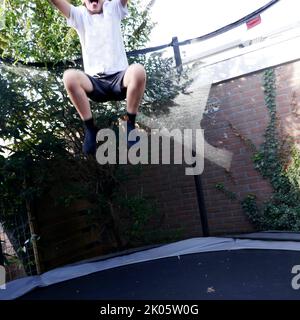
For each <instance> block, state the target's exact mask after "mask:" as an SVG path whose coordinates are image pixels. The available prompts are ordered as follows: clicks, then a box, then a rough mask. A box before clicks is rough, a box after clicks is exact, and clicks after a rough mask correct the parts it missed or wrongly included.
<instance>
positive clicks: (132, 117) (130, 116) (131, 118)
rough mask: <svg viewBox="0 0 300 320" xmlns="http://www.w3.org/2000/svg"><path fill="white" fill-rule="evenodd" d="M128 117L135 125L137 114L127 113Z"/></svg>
mask: <svg viewBox="0 0 300 320" xmlns="http://www.w3.org/2000/svg"><path fill="white" fill-rule="evenodd" d="M127 116H128V120H129V121H130V122H131V123H132V124H133V125H135V118H136V114H135V113H129V112H127Z"/></svg>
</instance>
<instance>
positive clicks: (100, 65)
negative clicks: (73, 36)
mask: <svg viewBox="0 0 300 320" xmlns="http://www.w3.org/2000/svg"><path fill="white" fill-rule="evenodd" d="M127 14H128V9H127V6H125V7H123V6H122V4H121V1H120V0H111V1H109V0H104V3H103V9H102V13H100V14H90V13H89V12H88V10H87V9H86V7H85V6H78V7H74V6H73V5H71V11H70V17H69V18H68V19H67V24H68V26H70V27H73V28H74V29H75V30H76V31H77V33H78V35H79V39H80V43H81V48H82V58H83V66H84V71H85V72H86V73H87V74H89V75H91V76H93V75H95V74H96V73H106V74H112V73H115V72H119V71H123V70H125V69H126V68H127V67H128V61H127V56H126V52H125V47H124V42H123V38H122V33H121V20H122V19H123V18H124V17H125V16H126V15H127Z"/></svg>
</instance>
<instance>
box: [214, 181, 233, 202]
mask: <svg viewBox="0 0 300 320" xmlns="http://www.w3.org/2000/svg"><path fill="white" fill-rule="evenodd" d="M216 189H217V190H218V191H220V192H222V193H223V194H224V195H225V196H226V197H227V198H228V199H230V200H235V199H236V198H237V196H236V193H234V192H232V191H230V190H228V189H226V188H225V185H224V183H221V182H220V183H217V184H216Z"/></svg>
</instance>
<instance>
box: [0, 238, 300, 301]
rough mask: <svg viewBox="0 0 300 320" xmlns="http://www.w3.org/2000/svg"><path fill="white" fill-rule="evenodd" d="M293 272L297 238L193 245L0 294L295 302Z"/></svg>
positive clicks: (50, 276)
mask: <svg viewBox="0 0 300 320" xmlns="http://www.w3.org/2000/svg"><path fill="white" fill-rule="evenodd" d="M295 265H300V234H298V233H284V232H263V233H253V234H248V235H241V236H234V237H222V238H221V237H207V238H192V239H187V240H183V241H178V242H175V243H170V244H166V245H162V246H158V247H154V248H150V249H145V250H141V251H137V252H133V253H127V254H125V253H124V254H121V255H119V256H116V257H112V258H108V259H101V260H93V261H85V262H81V263H77V264H73V265H68V266H65V267H62V268H57V269H54V270H51V271H49V272H47V273H44V274H43V275H40V276H33V277H27V278H22V279H18V280H15V281H12V282H9V283H8V284H7V286H6V289H5V290H0V298H1V299H6V300H11V299H19V300H228V299H234V300H236V299H238V300H261V299H263V300H265V299H272V300H273V299H276V300H277V299H278V300H287V299H288V300H291V299H292V300H296V299H300V289H299V290H297V289H295V287H293V285H292V282H293V279H294V281H295V277H296V276H297V274H295V273H292V269H293V267H294V266H295ZM299 282H300V280H299ZM299 284H300V283H299Z"/></svg>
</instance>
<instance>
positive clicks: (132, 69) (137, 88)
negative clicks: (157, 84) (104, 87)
mask: <svg viewBox="0 0 300 320" xmlns="http://www.w3.org/2000/svg"><path fill="white" fill-rule="evenodd" d="M123 85H124V86H125V87H126V88H127V94H126V100H127V117H128V121H127V135H129V133H130V131H132V130H134V128H135V118H136V114H137V112H138V109H139V105H140V102H141V100H142V97H143V95H144V92H145V86H146V72H145V69H144V67H143V66H142V65H140V64H133V65H131V66H129V67H128V69H127V70H126V73H125V75H124V79H123ZM138 141H139V138H137V139H136V140H133V141H129V140H128V141H127V145H128V147H131V146H132V145H134V144H135V143H136V142H138Z"/></svg>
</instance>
